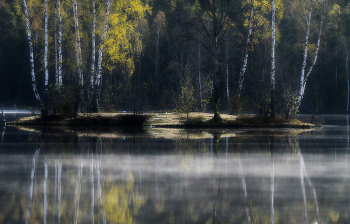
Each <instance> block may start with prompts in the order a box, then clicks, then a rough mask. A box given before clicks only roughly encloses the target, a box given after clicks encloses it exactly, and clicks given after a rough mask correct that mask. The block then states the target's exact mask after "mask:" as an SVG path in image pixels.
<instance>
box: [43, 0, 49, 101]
mask: <svg viewBox="0 0 350 224" xmlns="http://www.w3.org/2000/svg"><path fill="white" fill-rule="evenodd" d="M47 2H48V0H45V55H44V66H45V101H47V93H48V91H49V66H48V61H47V55H48V47H49V35H48V27H47V26H48V14H49V12H48V7H47V5H48V3H47Z"/></svg>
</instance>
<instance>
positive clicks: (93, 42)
mask: <svg viewBox="0 0 350 224" xmlns="http://www.w3.org/2000/svg"><path fill="white" fill-rule="evenodd" d="M92 14H93V20H92V30H91V39H92V40H91V73H90V88H91V96H92V99H90V100H91V102H90V103H92V105H91V108H90V110H91V111H93V112H97V107H96V108H94V109H93V107H94V106H93V105H94V101H95V100H93V99H94V95H95V94H94V91H95V90H94V89H95V79H96V72H95V61H96V53H95V50H96V49H95V48H96V38H95V29H96V9H95V0H92Z"/></svg>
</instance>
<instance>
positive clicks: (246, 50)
mask: <svg viewBox="0 0 350 224" xmlns="http://www.w3.org/2000/svg"><path fill="white" fill-rule="evenodd" d="M253 18H254V0H252V2H251V8H250V16H249V25H248V35H247V40H246V43H245V47H244V50H243V59H242V65H241V68H240V71H239V80H238V88H237V91H236V94H237V99H236V101H237V102H236V103H235V105H233V106H234V107H238V108H234V110H235V109H238V110H239V109H240V106H239V105H238V104H239V103H240V100H241V93H242V88H243V82H244V78H245V73H246V70H247V64H248V55H249V45H250V42H251V37H252V33H253Z"/></svg>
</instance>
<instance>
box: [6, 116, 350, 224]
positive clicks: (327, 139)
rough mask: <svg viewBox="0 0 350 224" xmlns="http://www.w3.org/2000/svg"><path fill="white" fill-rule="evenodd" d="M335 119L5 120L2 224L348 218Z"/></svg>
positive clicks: (340, 125) (340, 133) (342, 131)
mask: <svg viewBox="0 0 350 224" xmlns="http://www.w3.org/2000/svg"><path fill="white" fill-rule="evenodd" d="M326 119H333V118H332V117H329V118H326ZM336 119H337V121H336V125H332V121H328V120H327V121H326V122H330V124H329V126H325V127H324V128H322V129H319V130H314V131H308V132H303V131H295V130H268V129H259V130H255V129H237V130H219V129H215V130H189V131H185V130H176V129H166V130H163V129H152V128H148V129H125V128H124V129H106V128H101V127H89V128H86V127H85V128H83V127H81V128H76V129H69V128H66V129H65V130H63V129H59V128H51V129H46V130H35V129H28V128H24V129H18V128H15V127H6V128H4V129H3V128H2V127H0V129H1V130H5V131H3V132H2V135H1V144H0V153H1V156H0V179H1V182H0V223H72V222H74V223H349V222H350V216H349V214H348V213H349V212H348V211H349V206H350V198H349V195H350V182H349V175H350V172H349V171H350V164H349V162H350V161H348V159H349V160H350V156H349V158H348V149H349V126H348V120H347V117H346V116H342V117H341V119H340V118H336ZM338 119H340V121H339V120H338Z"/></svg>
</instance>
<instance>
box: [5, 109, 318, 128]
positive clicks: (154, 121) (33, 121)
mask: <svg viewBox="0 0 350 224" xmlns="http://www.w3.org/2000/svg"><path fill="white" fill-rule="evenodd" d="M220 117H221V120H220V121H214V120H213V115H212V114H211V113H202V112H193V113H189V114H188V115H186V114H182V113H175V112H171V113H167V112H166V113H148V114H131V113H89V114H83V113H78V114H77V116H76V118H65V117H59V116H55V117H49V118H46V119H43V118H42V116H30V117H25V118H20V119H18V120H17V121H15V122H9V123H7V125H19V126H27V125H30V126H31V125H35V126H41V125H45V126H46V125H49V126H54V125H56V126H72V125H73V126H75V125H77V126H83V125H109V126H151V127H157V128H158V127H159V128H298V129H299V128H302V129H313V128H319V127H321V125H317V124H311V123H305V122H302V121H300V120H298V119H291V120H290V121H288V120H286V119H284V118H282V117H276V118H275V119H270V118H266V117H264V116H259V115H240V116H237V115H228V114H222V115H221V116H220Z"/></svg>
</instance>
